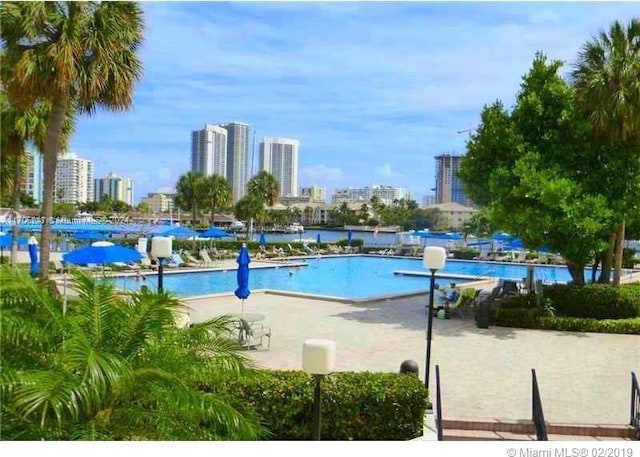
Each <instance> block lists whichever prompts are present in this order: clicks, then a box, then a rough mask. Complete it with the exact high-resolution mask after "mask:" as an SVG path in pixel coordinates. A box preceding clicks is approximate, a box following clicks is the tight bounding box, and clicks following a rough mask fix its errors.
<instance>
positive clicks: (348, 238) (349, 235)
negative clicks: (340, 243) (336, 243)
mask: <svg viewBox="0 0 640 457" xmlns="http://www.w3.org/2000/svg"><path fill="white" fill-rule="evenodd" d="M352 237H353V232H352V231H351V230H349V231H348V232H347V243H348V244H349V246H351V238H352Z"/></svg>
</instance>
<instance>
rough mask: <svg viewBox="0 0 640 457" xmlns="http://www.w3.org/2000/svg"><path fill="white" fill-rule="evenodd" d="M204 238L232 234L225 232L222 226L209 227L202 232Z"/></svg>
mask: <svg viewBox="0 0 640 457" xmlns="http://www.w3.org/2000/svg"><path fill="white" fill-rule="evenodd" d="M200 236H201V237H202V238H223V237H225V236H231V235H229V233H227V232H225V231H224V230H222V229H221V228H218V227H209V228H208V229H207V230H205V231H204V232H202V233H201V234H200Z"/></svg>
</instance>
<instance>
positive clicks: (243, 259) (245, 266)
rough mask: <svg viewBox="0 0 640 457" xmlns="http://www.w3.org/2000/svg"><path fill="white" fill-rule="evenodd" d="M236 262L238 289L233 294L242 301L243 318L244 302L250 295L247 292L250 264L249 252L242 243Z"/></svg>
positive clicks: (248, 291) (242, 313) (242, 314)
mask: <svg viewBox="0 0 640 457" xmlns="http://www.w3.org/2000/svg"><path fill="white" fill-rule="evenodd" d="M236 262H237V263H238V278H237V279H238V288H237V289H236V290H235V292H234V294H235V296H236V297H238V298H239V299H240V300H242V308H241V309H242V312H241V316H244V301H245V300H246V299H247V297H249V295H250V294H251V291H250V290H249V263H251V258H250V257H249V251H248V250H247V245H246V244H245V243H243V244H242V247H241V248H240V252H239V254H238V258H237V259H236Z"/></svg>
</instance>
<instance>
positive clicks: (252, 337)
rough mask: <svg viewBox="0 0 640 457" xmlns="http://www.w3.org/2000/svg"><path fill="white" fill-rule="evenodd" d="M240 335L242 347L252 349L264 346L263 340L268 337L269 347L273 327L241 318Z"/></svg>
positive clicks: (269, 345)
mask: <svg viewBox="0 0 640 457" xmlns="http://www.w3.org/2000/svg"><path fill="white" fill-rule="evenodd" d="M240 331H241V333H240V335H241V342H240V344H241V345H242V347H245V348H247V349H251V348H252V347H258V346H262V341H263V339H264V338H267V339H268V341H267V349H270V348H271V328H270V327H267V326H265V325H262V324H255V323H254V324H249V322H247V321H246V320H244V319H240Z"/></svg>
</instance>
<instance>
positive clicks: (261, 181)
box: [247, 170, 280, 229]
mask: <svg viewBox="0 0 640 457" xmlns="http://www.w3.org/2000/svg"><path fill="white" fill-rule="evenodd" d="M247 189H248V190H249V195H253V196H255V197H257V198H258V199H260V201H262V204H263V205H266V206H273V205H275V204H276V203H278V197H279V196H280V183H278V180H277V179H276V178H275V177H274V176H273V175H272V174H270V173H268V172H266V171H264V170H263V171H261V172H260V173H258V174H257V175H255V176H254V177H253V178H251V179H250V180H249V182H248V183H247ZM261 215H262V216H263V218H260V219H259V220H260V225H261V227H262V228H263V229H264V216H265V215H266V212H264V211H262V212H261ZM252 217H257V216H252Z"/></svg>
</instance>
